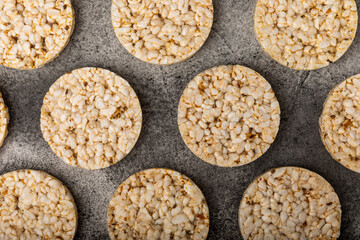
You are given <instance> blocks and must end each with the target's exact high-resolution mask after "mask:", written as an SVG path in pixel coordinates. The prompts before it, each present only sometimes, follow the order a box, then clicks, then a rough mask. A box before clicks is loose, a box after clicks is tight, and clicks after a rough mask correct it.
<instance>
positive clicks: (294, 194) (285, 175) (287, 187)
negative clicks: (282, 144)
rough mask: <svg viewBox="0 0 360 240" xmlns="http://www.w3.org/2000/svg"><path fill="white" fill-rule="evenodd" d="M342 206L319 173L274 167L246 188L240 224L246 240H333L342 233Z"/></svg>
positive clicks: (240, 212)
mask: <svg viewBox="0 0 360 240" xmlns="http://www.w3.org/2000/svg"><path fill="white" fill-rule="evenodd" d="M340 224H341V206H340V201H339V198H338V196H337V194H336V193H335V191H334V189H333V188H332V187H331V185H330V184H329V183H328V182H327V181H326V180H325V179H324V178H322V177H321V176H320V175H318V174H316V173H314V172H311V171H309V170H306V169H303V168H297V167H282V168H276V169H272V170H270V171H268V172H266V173H265V174H263V175H261V176H260V177H258V178H257V179H256V180H255V181H254V182H252V183H251V184H250V186H249V187H248V188H247V189H246V191H245V193H244V196H243V198H242V200H241V203H240V209H239V225H240V230H241V235H242V237H243V238H244V239H259V240H260V239H266V240H275V239H294V240H295V239H299V240H305V239H312V240H333V239H337V238H338V237H339V235H340Z"/></svg>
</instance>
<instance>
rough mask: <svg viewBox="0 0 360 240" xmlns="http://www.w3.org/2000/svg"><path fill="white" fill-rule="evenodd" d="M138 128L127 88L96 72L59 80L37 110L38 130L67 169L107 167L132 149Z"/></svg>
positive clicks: (121, 81)
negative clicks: (39, 121)
mask: <svg viewBox="0 0 360 240" xmlns="http://www.w3.org/2000/svg"><path fill="white" fill-rule="evenodd" d="M141 125H142V112H141V107H140V102H139V99H138V98H137V96H136V93H135V91H134V90H133V89H132V88H131V86H130V85H129V83H128V82H127V81H125V80H124V79H123V78H121V77H119V76H118V75H116V74H115V73H112V72H110V71H108V70H105V69H101V68H82V69H77V70H74V71H72V72H69V73H67V74H65V75H64V76H62V77H61V78H59V79H58V80H57V81H56V82H55V83H54V84H53V85H52V86H51V87H50V89H49V92H48V93H47V94H46V96H45V98H44V103H43V107H42V109H41V131H42V133H43V136H44V138H45V140H46V141H47V142H48V143H49V145H50V147H51V149H52V150H53V151H54V153H55V154H56V155H57V156H58V157H60V158H61V159H62V160H64V161H65V162H66V163H67V164H69V165H71V166H77V167H81V168H85V169H100V168H105V167H108V166H110V165H112V164H115V163H117V162H118V161H120V160H121V159H123V158H124V157H125V156H126V155H127V154H128V153H129V152H130V151H131V149H132V148H133V147H134V145H135V143H136V141H137V139H138V138H139V135H140V131H141Z"/></svg>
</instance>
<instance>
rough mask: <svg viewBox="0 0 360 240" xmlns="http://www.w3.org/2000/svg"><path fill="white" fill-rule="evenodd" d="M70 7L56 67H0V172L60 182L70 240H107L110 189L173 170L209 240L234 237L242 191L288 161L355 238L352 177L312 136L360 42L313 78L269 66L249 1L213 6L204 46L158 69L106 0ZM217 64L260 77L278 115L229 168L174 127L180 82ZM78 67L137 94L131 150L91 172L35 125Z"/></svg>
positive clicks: (356, 183)
mask: <svg viewBox="0 0 360 240" xmlns="http://www.w3.org/2000/svg"><path fill="white" fill-rule="evenodd" d="M357 3H358V5H359V4H360V0H357ZM73 5H74V8H75V10H76V27H75V31H74V34H73V36H72V38H71V41H70V43H69V45H68V47H67V48H66V49H65V50H64V51H63V53H62V54H61V55H60V56H59V57H58V58H57V59H55V61H53V62H52V63H50V64H48V65H46V66H45V67H43V68H41V69H38V70H32V71H19V70H11V69H8V68H5V67H0V90H1V91H2V93H3V95H4V99H5V102H6V104H7V105H8V107H9V108H10V114H11V122H10V128H9V136H8V137H7V139H6V140H5V144H4V146H3V147H2V148H0V174H2V173H5V172H8V171H12V170H16V169H23V168H32V169H40V170H44V171H46V172H48V173H50V174H52V175H54V176H55V177H57V178H59V179H60V180H61V181H63V182H64V183H65V184H66V185H67V186H68V187H69V188H70V190H71V192H72V193H73V195H74V197H75V200H76V203H77V206H78V209H79V228H78V231H77V235H76V239H108V234H107V227H106V212H107V205H108V202H109V200H110V198H111V196H112V194H113V192H114V191H115V190H116V188H117V187H118V186H119V185H120V183H121V182H122V181H123V180H125V179H126V178H127V177H129V176H130V175H131V174H133V173H135V172H137V171H140V170H143V169H147V168H151V167H167V168H172V169H174V170H177V171H180V172H182V173H184V174H186V175H187V176H189V177H190V178H191V179H192V180H193V181H194V182H195V183H196V184H197V185H198V186H199V187H200V188H201V189H202V191H203V193H204V195H205V197H206V199H207V201H208V204H209V209H210V213H211V225H210V232H209V237H208V239H214V240H215V239H241V237H240V231H239V228H238V222H237V212H238V206H239V202H240V199H241V196H242V193H243V191H244V190H245V189H246V187H247V186H248V185H249V184H250V182H251V181H252V180H253V179H254V178H255V177H256V176H258V175H259V174H261V173H263V172H265V171H266V170H268V169H270V168H273V167H280V166H288V165H292V166H300V167H305V168H308V169H310V170H313V171H315V172H317V173H319V174H321V175H322V176H323V177H325V178H326V179H327V180H328V181H329V182H330V183H331V184H332V185H333V186H334V188H335V190H336V192H337V193H338V195H339V197H340V200H341V203H342V211H343V215H342V228H341V237H340V239H360V202H359V200H360V174H358V173H354V172H352V171H350V170H347V169H346V168H345V167H343V166H342V165H340V164H339V163H337V162H336V161H335V160H333V159H332V158H331V157H330V155H329V154H328V153H327V151H326V150H325V148H324V147H323V145H322V143H321V140H320V135H319V131H318V129H319V127H318V118H319V116H320V114H321V110H322V104H323V102H324V100H325V98H326V96H327V94H328V92H329V91H330V89H331V88H332V87H334V86H335V85H336V84H337V83H339V82H341V81H342V80H344V79H346V78H348V77H350V76H352V75H354V74H357V73H360V64H359V61H358V56H359V55H360V38H359V36H357V38H356V39H355V42H354V43H353V45H352V46H351V48H350V50H349V51H348V52H347V53H346V54H345V55H344V56H343V57H342V58H341V59H340V60H339V61H337V62H335V63H334V64H332V65H330V66H328V67H326V68H323V69H320V70H315V71H311V72H305V71H295V70H291V69H288V68H286V67H283V66H281V65H280V64H277V63H276V62H274V61H273V60H271V59H270V58H269V57H268V56H267V55H266V54H265V53H264V52H263V51H262V50H261V48H260V46H259V44H258V43H257V41H256V39H255V36H254V34H253V30H252V26H253V21H252V18H253V10H254V6H255V0H223V1H220V0H214V7H215V22H214V27H213V30H212V32H211V34H210V37H209V39H208V41H207V42H206V43H205V45H204V46H203V48H202V49H201V50H200V51H199V52H198V53H197V54H196V55H195V56H194V57H192V58H191V59H189V60H188V61H185V62H184V63H180V64H176V65H173V66H165V67H160V66H154V65H150V64H146V63H143V62H141V61H140V60H137V59H135V58H134V57H132V56H131V55H130V54H128V53H127V52H126V50H125V49H124V48H123V47H122V46H121V44H120V43H119V41H118V40H117V38H116V36H115V34H114V32H113V29H112V25H111V20H110V6H111V1H110V0H106V1H99V0H88V1H83V0H73ZM222 64H241V65H244V66H247V67H250V68H252V69H254V70H256V71H258V72H259V73H260V74H262V75H263V76H264V77H265V78H266V79H267V80H268V81H269V82H270V83H271V84H272V86H273V89H274V91H275V93H276V95H277V97H278V99H279V101H280V105H281V110H282V121H281V129H280V131H279V134H278V137H277V139H276V141H275V143H274V144H273V145H272V147H271V148H270V149H269V151H268V152H267V153H266V154H265V155H264V156H263V157H261V158H260V159H258V160H257V161H255V162H253V163H251V164H248V165H246V166H243V167H237V168H233V169H230V168H220V167H215V166H212V165H209V164H207V163H205V162H203V161H201V160H200V159H198V158H196V157H195V156H194V155H193V154H192V153H191V152H190V150H188V149H187V147H186V146H185V144H184V143H183V141H182V139H181V137H180V134H179V132H178V128H177V105H178V101H179V98H180V96H181V94H182V91H183V89H184V88H185V86H186V85H187V83H188V82H189V81H190V80H191V79H192V78H193V77H194V76H196V75H197V74H198V73H200V72H202V71H203V70H205V69H208V68H211V67H213V66H217V65H222ZM85 66H94V67H102V68H106V69H109V70H111V71H113V72H115V73H117V74H119V75H120V76H122V77H123V78H125V79H127V80H128V81H129V82H130V84H131V85H132V87H133V88H134V89H135V91H136V93H137V94H138V96H139V98H140V102H141V104H142V109H143V115H144V125H143V129H142V133H141V136H140V139H139V141H138V143H137V144H136V146H135V147H134V149H133V151H132V152H131V153H130V154H129V155H128V156H127V157H126V158H125V159H123V160H122V161H121V162H119V163H118V164H116V165H114V166H112V167H110V168H107V169H104V170H99V171H87V170H82V169H79V168H74V167H71V166H68V165H66V164H65V163H63V162H62V161H61V160H60V159H58V158H57V157H56V156H55V154H53V153H52V151H51V150H50V148H49V147H48V145H47V143H46V142H45V141H44V140H43V138H42V134H41V131H40V126H39V125H40V121H39V118H40V108H41V105H42V100H43V97H44V95H45V93H46V92H47V90H48V88H49V87H50V86H51V85H52V83H53V82H54V81H56V80H57V79H58V78H59V77H60V76H62V75H63V74H65V73H67V72H68V71H71V70H73V69H76V68H80V67H85Z"/></svg>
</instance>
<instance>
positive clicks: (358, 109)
mask: <svg viewBox="0 0 360 240" xmlns="http://www.w3.org/2000/svg"><path fill="white" fill-rule="evenodd" d="M319 124H320V132H321V139H322V141H323V143H324V145H325V147H326V149H327V150H328V152H329V153H330V154H331V156H332V157H333V158H334V159H335V160H336V161H338V162H339V163H341V164H342V165H344V166H345V167H347V168H349V169H351V170H353V171H355V172H358V173H360V135H359V133H360V128H359V126H360V74H359V75H355V76H353V77H350V78H349V79H347V80H345V81H343V82H342V83H340V84H339V85H337V86H336V87H335V88H334V89H333V90H332V91H331V92H330V93H329V96H328V98H327V100H326V101H325V103H324V109H323V112H322V115H321V117H320V121H319Z"/></svg>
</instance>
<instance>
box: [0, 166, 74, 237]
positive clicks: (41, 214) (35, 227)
mask: <svg viewBox="0 0 360 240" xmlns="http://www.w3.org/2000/svg"><path fill="white" fill-rule="evenodd" d="M0 212H1V215H0V239H63V240H70V239H74V236H75V232H76V228H77V209H76V205H75V202H74V199H73V197H72V195H71V193H70V191H69V190H68V188H67V187H66V186H65V185H63V184H62V183H61V182H60V181H59V180H58V179H56V178H54V177H53V176H51V175H49V174H47V173H45V172H42V171H35V170H18V171H14V172H9V173H6V174H4V175H2V176H0Z"/></svg>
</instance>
